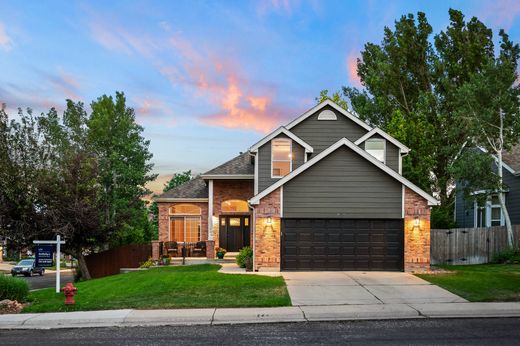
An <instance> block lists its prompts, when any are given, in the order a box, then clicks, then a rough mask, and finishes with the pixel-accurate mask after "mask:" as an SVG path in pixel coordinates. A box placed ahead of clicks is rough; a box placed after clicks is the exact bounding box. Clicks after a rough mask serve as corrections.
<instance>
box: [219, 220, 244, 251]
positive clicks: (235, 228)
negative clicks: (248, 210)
mask: <svg viewBox="0 0 520 346" xmlns="http://www.w3.org/2000/svg"><path fill="white" fill-rule="evenodd" d="M249 222H250V218H249V215H238V216H237V215H225V216H224V215H222V216H220V232H219V245H220V247H222V248H224V249H226V250H227V251H228V252H237V251H239V250H240V249H241V248H243V247H244V246H249V245H250V239H251V236H250V232H249V230H250V226H249Z"/></svg>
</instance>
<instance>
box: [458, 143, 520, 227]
mask: <svg viewBox="0 0 520 346" xmlns="http://www.w3.org/2000/svg"><path fill="white" fill-rule="evenodd" d="M503 167H504V170H503V173H504V183H505V184H506V185H507V192H506V206H507V210H508V212H509V217H510V218H511V223H512V224H513V225H520V144H517V145H516V146H515V147H513V148H512V149H511V150H510V151H509V152H507V153H504V155H503ZM455 222H456V223H457V226H458V227H463V228H469V227H490V226H503V225H504V224H505V222H504V215H503V213H502V209H501V208H500V204H499V203H498V196H490V197H489V198H488V200H487V201H486V202H483V203H480V205H477V202H476V201H475V200H464V194H463V192H462V191H457V196H456V198H455Z"/></svg>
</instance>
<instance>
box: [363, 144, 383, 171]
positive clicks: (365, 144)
mask: <svg viewBox="0 0 520 346" xmlns="http://www.w3.org/2000/svg"><path fill="white" fill-rule="evenodd" d="M369 140H371V141H374V140H375V141H383V161H380V160H378V161H380V162H383V163H384V164H385V165H386V140H385V139H384V138H368V139H367V140H366V141H369ZM366 141H365V142H366ZM364 150H365V151H366V152H367V153H368V150H367V144H366V143H365V149H364ZM369 154H370V153H369ZM370 155H372V154H370ZM372 156H374V155H372ZM374 157H375V156H374Z"/></svg>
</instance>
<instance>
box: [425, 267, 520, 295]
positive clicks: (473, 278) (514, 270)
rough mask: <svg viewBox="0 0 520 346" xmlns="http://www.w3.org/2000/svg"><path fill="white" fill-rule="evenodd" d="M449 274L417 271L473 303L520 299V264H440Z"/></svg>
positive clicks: (426, 278) (428, 279)
mask: <svg viewBox="0 0 520 346" xmlns="http://www.w3.org/2000/svg"><path fill="white" fill-rule="evenodd" d="M439 267H441V268H443V269H446V270H449V271H450V273H446V274H417V276H418V277H420V278H422V279H425V280H427V281H430V282H431V283H433V284H435V285H437V286H440V287H443V288H445V289H447V290H448V291H450V292H453V293H455V294H457V295H459V296H461V297H463V298H465V299H467V300H469V301H471V302H512V301H520V265H518V264H478V265H467V266H439Z"/></svg>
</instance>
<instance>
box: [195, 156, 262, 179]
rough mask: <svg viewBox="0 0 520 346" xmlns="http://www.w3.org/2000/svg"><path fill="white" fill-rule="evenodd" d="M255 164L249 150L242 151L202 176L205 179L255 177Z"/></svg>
mask: <svg viewBox="0 0 520 346" xmlns="http://www.w3.org/2000/svg"><path fill="white" fill-rule="evenodd" d="M254 174H255V166H254V164H253V163H252V162H251V155H250V154H249V152H245V153H242V154H240V155H238V156H236V157H234V158H232V159H231V160H229V161H227V162H224V163H223V164H221V165H220V166H217V167H215V168H213V169H211V170H209V171H207V172H206V173H203V174H202V175H201V176H202V178H203V179H253V178H254Z"/></svg>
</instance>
